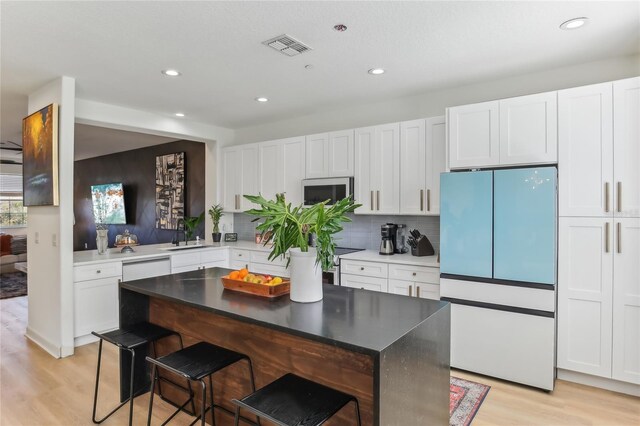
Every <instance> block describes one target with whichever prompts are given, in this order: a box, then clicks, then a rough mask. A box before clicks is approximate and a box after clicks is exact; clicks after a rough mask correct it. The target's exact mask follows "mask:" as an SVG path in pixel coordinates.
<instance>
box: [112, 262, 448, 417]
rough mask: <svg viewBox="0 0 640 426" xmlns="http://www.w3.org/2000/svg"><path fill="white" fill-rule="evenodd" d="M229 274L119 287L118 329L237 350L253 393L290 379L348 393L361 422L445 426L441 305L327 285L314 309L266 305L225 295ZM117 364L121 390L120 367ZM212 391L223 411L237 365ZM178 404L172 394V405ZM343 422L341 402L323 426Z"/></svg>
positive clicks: (244, 388) (144, 377) (241, 381)
mask: <svg viewBox="0 0 640 426" xmlns="http://www.w3.org/2000/svg"><path fill="white" fill-rule="evenodd" d="M229 271H230V270H228V269H222V268H212V269H204V270H197V271H192V272H185V273H181V274H173V275H166V276H162V277H155V278H148V279H143V280H137V281H129V282H123V283H121V284H120V324H121V326H126V325H129V324H134V323H136V322H139V321H149V322H152V323H155V324H159V325H162V326H165V327H167V328H170V329H173V330H175V331H177V332H179V333H180V334H181V335H182V336H183V338H184V340H185V345H190V344H193V343H195V342H197V341H208V342H211V343H214V344H218V345H221V346H224V347H226V348H229V349H233V350H235V351H238V352H242V353H245V354H247V355H248V356H249V357H250V358H251V360H252V362H253V368H254V371H255V376H256V386H257V387H262V386H264V385H266V384H268V383H269V382H271V381H273V380H275V379H276V378H278V377H280V376H281V375H283V374H285V373H288V372H293V373H296V374H298V375H300V376H303V377H307V378H309V379H311V380H315V381H317V382H320V383H323V384H326V385H328V386H331V387H334V388H336V389H340V390H342V391H344V392H347V393H350V394H353V395H355V396H356V397H357V398H358V400H359V402H360V409H361V412H362V420H363V425H383V426H392V425H403V426H409V425H426V424H429V425H448V424H449V346H450V339H449V330H450V308H449V304H448V303H445V302H438V301H431V300H425V299H418V298H410V297H406V296H397V295H392V294H386V293H377V292H372V291H366V290H357V289H352V288H346V287H339V286H332V285H326V286H325V287H324V299H323V300H322V301H320V302H316V303H308V304H302V303H294V302H291V301H290V300H289V298H288V296H282V297H280V298H277V299H274V300H269V299H264V298H261V297H257V296H252V295H245V294H242V293H236V292H233V291H229V290H225V289H224V288H223V286H222V282H221V280H220V277H221V276H223V275H226V274H227V273H228V272H229ZM169 340H170V339H166V341H165V342H163V344H162V345H159V346H158V352H159V353H160V354H163V353H166V352H168V351H172V350H175V349H177V346H176V342H175V341H169ZM145 351H146V349H141V351H140V354H139V355H143V354H146V352H145ZM121 357H122V359H121V372H120V373H121V378H123V377H124V378H125V379H124V380H121V383H122V384H123V385H124V386H122V389H121V390H122V391H124V392H126V390H125V389H127V385H128V379H126V377H128V361H127V360H126V359H125V357H126V355H121ZM143 358H144V357H143V356H138V354H137V355H136V359H137V361H140V362H141V361H142V359H143ZM140 367H142V368H136V370H137V371H139V372H140V374H138V376H137V377H136V389H138V390H139V391H140V392H143V391H144V390H145V389H148V384H149V373H148V369H146V368H145V366H144V364H143V363H141V364H140ZM165 388H167V386H165V387H163V391H164V392H165V393H166V394H167V396H169V397H170V399H174V398H173V397H171V396H170V394H169V392H168V391H166V390H165ZM196 388H197V387H196ZM214 388H215V398H216V403H219V404H221V405H223V406H225V407H227V408H229V409H232V408H233V407H232V405H231V403H230V400H231V398H239V397H242V396H244V395H245V394H247V393H249V391H250V389H249V381H248V373H247V368H246V364H244V363H238V364H237V365H233V366H231V367H229V368H227V369H225V370H223V371H221V372H219V373H216V375H215V376H214ZM183 400H184V395H182V394H176V396H175V401H176V402H177V401H180V402H182V401H183ZM196 401H199V398H197V399H196ZM352 416H353V406H352V405H348V406H347V407H345V408H343V409H342V410H341V412H340V413H339V416H337V417H336V418H335V419H334V420H333V421H330V422H327V424H334V425H335V424H355V421H354V422H351V421H348V422H347V421H346V419H347V418H349V419H351V418H352ZM216 423H217V424H219V425H225V424H233V418H232V417H231V416H228V415H225V414H221V413H220V412H217V414H216ZM263 424H266V422H264V423H263Z"/></svg>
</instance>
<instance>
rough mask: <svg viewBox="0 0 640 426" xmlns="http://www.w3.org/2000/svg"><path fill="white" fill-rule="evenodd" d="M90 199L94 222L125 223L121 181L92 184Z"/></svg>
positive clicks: (104, 223)
mask: <svg viewBox="0 0 640 426" xmlns="http://www.w3.org/2000/svg"><path fill="white" fill-rule="evenodd" d="M91 201H92V203H93V218H94V219H95V221H96V224H103V225H124V224H126V223H127V218H126V215H125V211H124V190H123V187H122V183H106V184H103V185H92V186H91Z"/></svg>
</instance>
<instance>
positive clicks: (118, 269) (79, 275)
mask: <svg viewBox="0 0 640 426" xmlns="http://www.w3.org/2000/svg"><path fill="white" fill-rule="evenodd" d="M109 277H116V278H122V262H105V263H100V264H97V265H85V266H76V267H74V268H73V281H87V280H95V279H96V278H109Z"/></svg>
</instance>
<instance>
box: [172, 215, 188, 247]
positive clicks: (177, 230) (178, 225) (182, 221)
mask: <svg viewBox="0 0 640 426" xmlns="http://www.w3.org/2000/svg"><path fill="white" fill-rule="evenodd" d="M180 224H182V227H180ZM181 232H182V237H183V238H184V245H185V246H186V245H187V233H186V232H185V230H184V219H178V221H177V222H176V234H175V235H174V237H173V243H174V244H175V245H176V246H179V245H180V240H179V239H178V234H180V233H181Z"/></svg>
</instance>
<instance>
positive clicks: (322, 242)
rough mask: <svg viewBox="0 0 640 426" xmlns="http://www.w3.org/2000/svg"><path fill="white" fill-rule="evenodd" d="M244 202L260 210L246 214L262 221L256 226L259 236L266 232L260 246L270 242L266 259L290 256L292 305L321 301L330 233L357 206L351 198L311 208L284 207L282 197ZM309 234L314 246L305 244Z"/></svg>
mask: <svg viewBox="0 0 640 426" xmlns="http://www.w3.org/2000/svg"><path fill="white" fill-rule="evenodd" d="M244 197H245V198H246V199H247V200H249V201H251V202H252V203H254V204H257V205H258V206H259V207H260V208H253V209H251V210H248V211H246V213H248V214H250V215H252V216H257V218H256V219H255V220H262V221H263V222H262V223H261V224H260V225H258V226H257V227H256V229H257V230H258V231H261V232H262V234H263V235H267V232H270V233H271V234H270V237H269V238H268V239H267V241H264V244H267V243H272V244H273V249H272V250H271V253H270V254H269V260H273V259H275V258H277V257H284V256H286V255H287V254H288V255H289V256H290V257H289V261H288V262H287V267H289V264H290V266H291V293H290V298H291V300H292V301H294V302H317V301H319V300H321V299H322V271H323V269H324V270H327V269H330V268H331V267H333V254H334V251H335V247H336V245H335V242H334V240H333V237H332V236H333V234H335V233H337V232H340V231H342V223H343V222H350V221H351V219H349V217H348V216H347V213H351V212H353V211H354V210H355V209H356V208H358V207H360V204H355V203H354V201H353V199H352V198H351V197H349V198H345V199H342V200H340V201H338V202H336V203H335V204H334V205H332V206H327V205H326V204H327V202H326V201H325V202H322V203H318V204H316V205H314V206H312V207H307V208H305V207H302V206H301V205H300V206H295V207H292V206H291V203H289V204H287V203H286V201H285V198H284V194H277V195H276V199H275V201H272V200H266V199H264V197H262V196H261V195H245V196H244ZM309 234H315V236H316V238H315V241H316V247H311V246H310V245H309Z"/></svg>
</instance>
